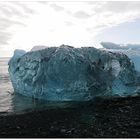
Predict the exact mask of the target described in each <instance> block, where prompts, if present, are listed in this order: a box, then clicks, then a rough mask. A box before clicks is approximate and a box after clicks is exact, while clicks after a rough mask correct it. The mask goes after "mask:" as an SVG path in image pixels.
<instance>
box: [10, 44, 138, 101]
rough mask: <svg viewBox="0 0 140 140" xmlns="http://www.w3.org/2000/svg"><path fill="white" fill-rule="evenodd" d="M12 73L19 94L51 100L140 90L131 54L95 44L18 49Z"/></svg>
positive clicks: (84, 98)
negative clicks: (104, 48)
mask: <svg viewBox="0 0 140 140" xmlns="http://www.w3.org/2000/svg"><path fill="white" fill-rule="evenodd" d="M9 74H10V78H11V82H12V85H13V88H14V91H15V92H16V93H19V94H23V95H25V96H28V97H33V98H38V99H44V100H48V101H89V100H93V99H94V98H96V97H105V98H106V97H107V98H109V97H116V96H128V95H132V94H134V93H135V91H136V90H137V86H136V84H137V83H136V82H137V73H136V71H135V68H134V64H133V62H132V61H131V60H130V59H129V58H128V57H127V55H125V54H123V53H118V52H109V51H105V50H99V49H96V48H94V47H81V48H74V47H72V46H68V45H61V46H60V47H46V48H45V49H42V50H35V51H30V52H27V53H26V52H25V51H23V50H21V51H20V50H16V51H15V53H14V55H13V57H12V58H11V60H10V61H9Z"/></svg>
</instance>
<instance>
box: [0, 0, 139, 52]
mask: <svg viewBox="0 0 140 140" xmlns="http://www.w3.org/2000/svg"><path fill="white" fill-rule="evenodd" d="M139 7H140V2H120V1H118V2H110V1H109V2H99V1H98V2H95V1H93V2H91V1H90V2H0V38H1V40H0V45H5V44H6V45H7V44H9V48H11V50H14V49H15V48H21V49H25V50H30V49H31V48H32V47H33V45H39V44H42V45H47V46H53V45H61V44H63V43H64V44H69V45H74V46H77V47H78V46H85V45H86V46H88V45H94V41H95V40H94V39H93V38H94V37H95V36H96V35H98V34H99V33H101V31H103V30H104V29H106V28H110V27H112V26H117V25H119V24H121V23H124V22H127V21H133V20H135V19H137V18H139V17H140V8H139Z"/></svg>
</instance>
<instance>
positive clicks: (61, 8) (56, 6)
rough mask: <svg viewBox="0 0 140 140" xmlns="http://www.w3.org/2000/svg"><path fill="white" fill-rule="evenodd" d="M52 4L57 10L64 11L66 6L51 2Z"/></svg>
mask: <svg viewBox="0 0 140 140" xmlns="http://www.w3.org/2000/svg"><path fill="white" fill-rule="evenodd" d="M50 6H51V7H52V8H54V10H56V11H63V10H64V7H61V6H59V5H57V4H50Z"/></svg>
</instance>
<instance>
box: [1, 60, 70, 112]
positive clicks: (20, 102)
mask: <svg viewBox="0 0 140 140" xmlns="http://www.w3.org/2000/svg"><path fill="white" fill-rule="evenodd" d="M9 59H10V58H0V113H2V112H3V113H5V112H6V113H23V112H27V111H32V110H42V109H48V108H49V109H50V108H56V107H59V108H62V107H63V108H64V107H70V106H72V103H67V102H61V103H60V102H48V101H45V100H35V99H32V98H29V97H26V96H23V95H20V94H16V93H14V90H13V87H12V84H11V81H10V77H9V73H8V61H9Z"/></svg>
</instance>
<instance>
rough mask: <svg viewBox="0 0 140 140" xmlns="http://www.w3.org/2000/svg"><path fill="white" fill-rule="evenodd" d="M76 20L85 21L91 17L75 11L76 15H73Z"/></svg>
mask: <svg viewBox="0 0 140 140" xmlns="http://www.w3.org/2000/svg"><path fill="white" fill-rule="evenodd" d="M73 15H74V16H75V17H76V18H79V19H87V18H90V17H91V15H89V14H88V13H86V12H84V11H77V12H76V13H74V14H73Z"/></svg>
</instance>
